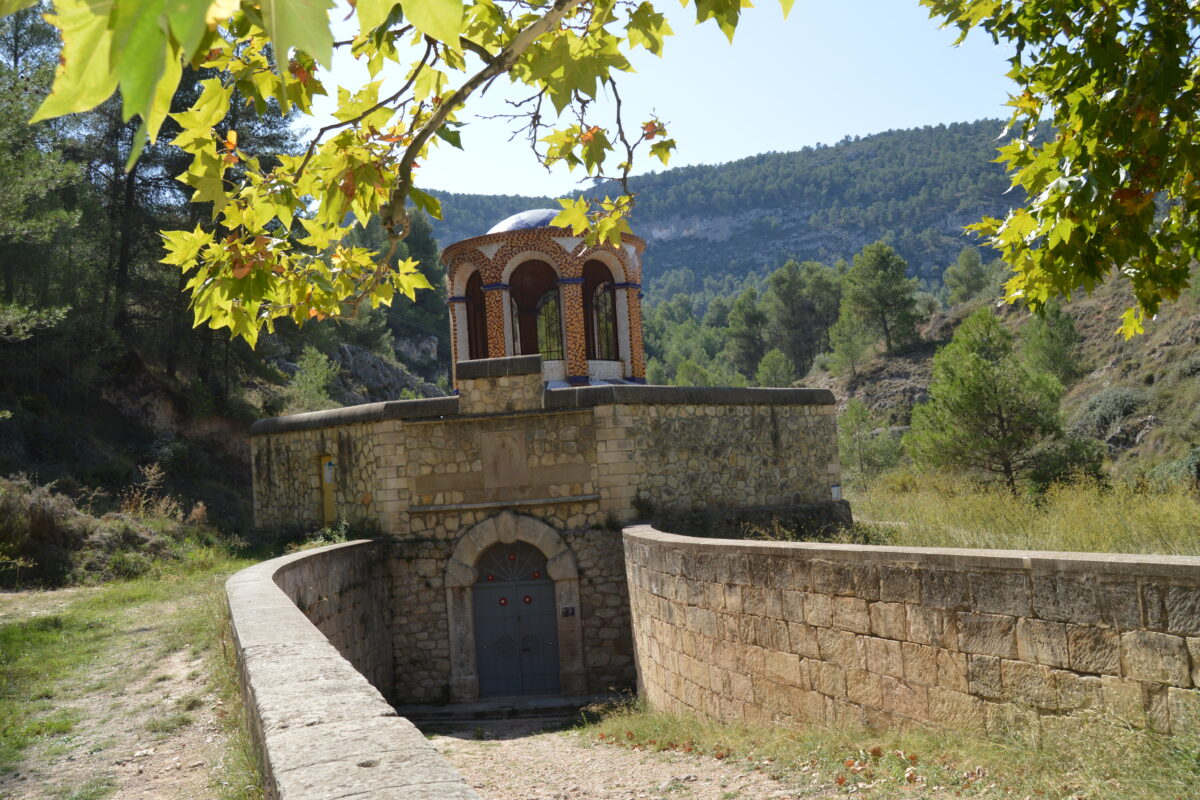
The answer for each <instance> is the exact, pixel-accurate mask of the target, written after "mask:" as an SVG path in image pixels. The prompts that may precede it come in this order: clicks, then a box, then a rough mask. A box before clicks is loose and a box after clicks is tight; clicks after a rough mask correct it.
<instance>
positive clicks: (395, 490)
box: [252, 356, 847, 704]
mask: <svg viewBox="0 0 1200 800" xmlns="http://www.w3.org/2000/svg"><path fill="white" fill-rule="evenodd" d="M539 365H540V361H539V359H538V358H537V357H536V356H534V357H519V358H512V359H486V360H477V361H473V362H465V363H463V364H460V370H459V371H460V374H459V386H460V390H461V391H462V395H461V396H460V397H452V398H439V399H437V400H420V401H405V402H395V403H379V404H373V405H369V406H360V407H357V408H347V409H338V410H335V411H330V412H318V413H314V414H303V415H297V416H295V417H285V418H279V419H276V420H265V421H260V422H259V423H256V424H255V428H254V430H253V431H252V434H253V437H252V441H253V446H254V457H255V478H254V479H255V519H256V523H257V524H258V525H259V526H271V525H278V526H295V525H298V524H309V525H313V524H314V523H315V522H316V517H317V515H318V513H319V509H320V482H319V478H318V474H317V461H316V457H317V456H318V455H320V454H321V453H323V452H324V453H332V454H334V455H335V457H336V459H337V462H338V463H337V470H338V472H337V488H336V514H337V516H338V517H339V518H342V519H347V520H348V521H349V522H351V523H352V524H353V525H362V526H366V528H367V529H368V530H374V529H376V528H378V529H379V530H380V531H381V532H382V533H383V534H384V535H385V536H387V537H388V538H389V539H390V540H391V542H392V545H393V546H392V551H391V553H392V555H391V560H390V567H389V571H390V579H389V582H390V587H391V597H392V604H393V608H392V641H393V647H394V651H395V660H394V662H393V666H394V672H395V681H394V686H395V692H394V694H393V695H392V696H391V698H390V699H393V700H394V701H396V702H398V703H404V704H417V703H431V702H441V701H444V700H446V699H447V698H448V696H449V691H450V683H451V678H452V673H453V672H454V670H453V669H452V664H451V652H450V647H449V643H448V639H449V637H450V634H451V633H452V628H453V626H452V625H451V622H452V620H450V619H449V617H448V614H449V613H451V611H450V609H449V607H448V605H447V588H448V587H447V586H446V570H447V568H448V564H449V560H450V556H451V553H452V552H453V551H454V548H455V546H456V545H457V544H458V543H459V542H460V541H461V540H462V538H463V536H464V535H465V534H466V533H467V532H468V531H469V530H471V529H472V528H473V527H474V526H476V525H479V524H480V523H482V522H484V521H485V520H487V519H489V518H491V517H493V516H495V515H497V514H500V513H502V512H505V511H514V512H517V513H519V514H522V515H527V516H529V517H533V518H535V519H537V520H539V521H541V522H544V523H546V524H547V525H549V526H550V527H551V528H553V529H554V530H555V531H556V532H557V533H558V534H559V535H560V536H561V537H562V539H563V541H565V542H566V543H567V545H568V546H569V547H570V549H571V550H572V552H573V553H574V555H575V558H576V561H577V564H578V568H579V609H578V614H579V620H580V625H581V627H582V637H583V651H584V658H583V661H584V665H583V668H584V672H585V674H586V681H587V685H588V690H589V691H604V690H607V689H609V688H620V687H626V686H630V685H632V683H633V680H634V677H635V671H634V663H633V653H632V650H633V645H632V633H631V628H630V622H629V613H628V602H629V601H628V594H627V592H626V589H625V564H624V559H623V554H622V546H621V539H620V533H619V530H620V525H621V524H622V523H626V522H628V521H630V520H632V519H634V518H636V517H638V516H639V515H641V514H644V513H647V512H649V513H653V514H654V515H655V517H656V519H661V518H664V517H662V516H660V513H661V512H664V511H674V512H679V513H681V514H682V513H686V514H708V513H710V512H711V513H712V514H714V515H718V516H722V517H729V516H730V515H731V514H735V515H736V514H738V513H739V512H741V511H745V512H746V513H750V510H751V509H760V508H764V507H765V508H770V509H774V508H779V507H784V506H792V505H796V504H800V505H804V506H806V507H808V508H816V509H817V511H816V512H815V513H816V515H817V516H824V517H830V518H833V517H837V516H838V515H839V514H841V515H842V516H843V517H844V516H846V511H847V509H845V507H844V504H842V505H841V506H838V504H835V503H833V502H832V501H831V500H830V487H831V485H832V484H836V483H837V482H838V480H839V475H838V464H837V455H836V432H835V430H834V417H833V405H832V403H833V397H832V394H830V393H829V392H821V391H812V390H800V389H780V390H771V389H755V390H739V389H680V388H678V387H646V386H622V387H616V386H595V387H583V388H579V389H558V390H548V391H547V390H544V389H543V388H542V384H541V377H540V366H539ZM666 518H669V517H666ZM467 566H471V565H467ZM455 613H458V612H455ZM456 619H457V617H456Z"/></svg>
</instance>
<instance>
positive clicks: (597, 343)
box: [583, 261, 619, 361]
mask: <svg viewBox="0 0 1200 800" xmlns="http://www.w3.org/2000/svg"><path fill="white" fill-rule="evenodd" d="M583 326H584V333H585V335H586V338H587V358H588V360H589V361H616V360H617V359H618V358H619V356H618V355H617V296H616V290H615V289H614V287H613V276H612V271H610V270H609V268H608V267H607V266H606V265H605V264H603V263H601V262H600V261H589V262H587V263H586V264H584V265H583Z"/></svg>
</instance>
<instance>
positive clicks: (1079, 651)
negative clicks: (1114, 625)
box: [1067, 625, 1121, 675]
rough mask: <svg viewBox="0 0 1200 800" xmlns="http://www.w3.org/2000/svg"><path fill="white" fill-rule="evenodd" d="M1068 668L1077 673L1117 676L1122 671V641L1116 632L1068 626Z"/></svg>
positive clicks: (1081, 626) (1090, 627)
mask: <svg viewBox="0 0 1200 800" xmlns="http://www.w3.org/2000/svg"><path fill="white" fill-rule="evenodd" d="M1067 666H1069V667H1070V668H1071V669H1073V670H1075V671H1076V672H1094V673H1097V674H1102V675H1116V674H1117V673H1118V672H1120V670H1121V639H1120V636H1119V635H1118V634H1117V632H1116V631H1114V630H1109V629H1107V628H1095V627H1092V626H1090V625H1068V626H1067Z"/></svg>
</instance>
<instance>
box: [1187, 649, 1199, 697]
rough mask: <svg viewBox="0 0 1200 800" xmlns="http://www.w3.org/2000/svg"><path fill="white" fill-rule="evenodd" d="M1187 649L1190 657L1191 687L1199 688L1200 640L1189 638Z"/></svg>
mask: <svg viewBox="0 0 1200 800" xmlns="http://www.w3.org/2000/svg"><path fill="white" fill-rule="evenodd" d="M1187 649H1188V654H1189V655H1190V656H1191V657H1192V685H1193V686H1196V687H1198V688H1200V638H1196V637H1193V638H1189V639H1188V640H1187Z"/></svg>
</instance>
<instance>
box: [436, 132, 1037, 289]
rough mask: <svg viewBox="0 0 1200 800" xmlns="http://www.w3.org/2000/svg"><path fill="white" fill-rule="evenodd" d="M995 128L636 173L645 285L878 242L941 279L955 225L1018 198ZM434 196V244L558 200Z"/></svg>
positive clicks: (896, 136) (859, 141) (903, 135)
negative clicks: (439, 214)
mask: <svg viewBox="0 0 1200 800" xmlns="http://www.w3.org/2000/svg"><path fill="white" fill-rule="evenodd" d="M1002 128H1003V124H1002V123H1001V122H1000V121H999V120H980V121H977V122H963V123H955V124H952V125H936V126H927V127H924V128H914V129H910V130H895V131H887V132H886V133H880V134H876V135H873V136H866V137H862V138H854V139H851V138H849V137H847V138H846V139H844V140H842V141H841V142H838V143H837V144H834V145H829V146H826V145H818V146H816V147H806V148H804V149H802V150H798V151H795V152H790V153H764V154H761V155H757V156H752V157H750V158H745V159H741V160H739V161H732V162H729V163H727V164H719V165H711V166H709V165H703V166H692V167H681V168H677V169H668V170H665V171H663V172H658V173H650V174H646V175H641V176H637V177H635V178H633V179H632V180H631V188H632V189H633V191H635V192H637V193H638V200H637V206H636V208H635V210H634V215H633V220H632V225H633V229H634V231H635V232H636V233H637V234H638V235H640V236H642V237H644V238H646V239H647V240H648V246H647V250H646V278H647V291H648V292H649V293H650V295H651V296H652V297H656V298H661V297H667V296H669V295H670V294H673V293H674V292H677V291H686V292H695V291H698V290H700V289H702V288H704V286H705V281H706V279H716V280H718V281H719V280H720V279H722V278H724V277H725V276H735V277H737V278H741V277H744V276H746V275H748V274H765V273H766V272H769V271H770V270H771V269H774V268H775V267H776V266H778V265H779V264H781V263H783V262H784V261H785V260H787V259H788V258H795V259H796V260H799V261H803V260H816V261H826V262H832V261H836V260H837V259H839V258H846V259H848V258H850V257H851V256H852V255H853V254H854V253H855V252H857V251H858V250H860V249H862V247H863V246H864V245H866V244H868V243H870V242H874V241H877V240H880V239H882V240H885V241H887V242H888V243H889V244H891V245H892V246H893V247H894V248H895V249H896V251H897V252H899V253H900V255H901V256H902V257H903V258H904V259H905V260H906V261H907V263H908V265H909V270H910V274H911V275H914V276H917V277H919V278H923V279H926V280H927V281H930V282H933V283H939V282H940V276H941V271H942V269H944V268H945V265H946V264H948V263H949V262H950V261H952V260H953V259H954V258H955V256H956V255H957V254H958V252H959V251H960V250H961V249H962V247H963V245H964V244H966V243H967V240H966V239H965V238H964V235H963V230H962V229H963V226H964V225H968V224H970V223H972V222H975V221H977V220H979V219H980V218H981V217H982V216H984V215H993V216H998V215H1002V214H1003V213H1004V212H1005V211H1006V210H1007V209H1008V208H1010V207H1012V206H1014V205H1016V204H1017V203H1019V201H1020V200H1021V199H1022V198H1021V196H1020V195H1019V194H1016V193H1009V194H1005V192H1006V191H1007V190H1008V188H1009V181H1008V179H1007V178H1006V177H1005V175H1004V171H1003V170H1002V169H1001V167H1000V166H999V165H997V164H995V163H992V160H993V159H994V158H995V157H996V153H995V148H996V144H997V143H996V141H995V139H996V137H997V136H998V135H999V133H1000V131H1001V129H1002ZM596 191H597V192H601V193H603V192H604V191H605V187H603V186H600V187H597V189H596ZM609 191H610V192H611V191H612V189H611V188H610V189H609ZM440 197H441V201H442V209H443V216H444V221H442V222H436V223H434V231H435V233H436V235H437V237H438V239H439V241H441V242H442V243H443V244H449V243H451V242H455V241H458V240H460V239H465V238H468V237H471V236H478V235H481V234H483V233H485V232H486V231H487V230H488V228H490V227H491V226H492V225H494V224H495V223H496V222H498V221H500V220H501V219H504V218H505V217H506V216H509V215H510V214H514V213H516V212H518V211H523V210H526V209H529V208H538V207H556V204H555V203H554V200H553V199H551V198H548V197H522V196H517V195H504V196H490V195H467V194H448V193H445V194H441V195H440ZM712 285H713V283H712V282H711V281H710V283H709V286H712Z"/></svg>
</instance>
